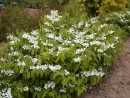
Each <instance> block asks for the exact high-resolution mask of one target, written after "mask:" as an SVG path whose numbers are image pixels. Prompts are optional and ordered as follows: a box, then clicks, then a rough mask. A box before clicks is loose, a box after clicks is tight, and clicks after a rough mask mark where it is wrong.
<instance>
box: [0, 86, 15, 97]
mask: <svg viewBox="0 0 130 98" xmlns="http://www.w3.org/2000/svg"><path fill="white" fill-rule="evenodd" d="M0 98H13V97H12V95H11V88H8V89H7V88H5V89H3V90H1V91H0Z"/></svg>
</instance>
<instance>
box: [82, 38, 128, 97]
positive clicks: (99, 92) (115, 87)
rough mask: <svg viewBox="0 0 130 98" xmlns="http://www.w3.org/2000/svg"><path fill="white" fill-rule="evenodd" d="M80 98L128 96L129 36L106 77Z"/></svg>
mask: <svg viewBox="0 0 130 98" xmlns="http://www.w3.org/2000/svg"><path fill="white" fill-rule="evenodd" d="M80 98H130V38H128V39H127V41H126V47H125V48H124V51H123V52H122V53H121V54H119V55H118V56H117V59H116V64H115V65H114V66H113V68H112V69H111V70H110V71H109V73H108V76H107V78H105V79H103V81H102V82H101V83H100V84H99V85H97V86H95V87H94V88H93V89H92V90H90V91H88V92H86V93H84V94H82V95H81V96H80Z"/></svg>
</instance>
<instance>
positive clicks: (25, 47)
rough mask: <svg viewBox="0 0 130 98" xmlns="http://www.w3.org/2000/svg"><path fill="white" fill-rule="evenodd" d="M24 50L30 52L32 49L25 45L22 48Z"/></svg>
mask: <svg viewBox="0 0 130 98" xmlns="http://www.w3.org/2000/svg"><path fill="white" fill-rule="evenodd" d="M22 48H23V49H24V50H29V49H30V47H29V46H27V45H26V44H25V45H23V47H22Z"/></svg>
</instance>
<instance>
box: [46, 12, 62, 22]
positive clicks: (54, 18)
mask: <svg viewBox="0 0 130 98" xmlns="http://www.w3.org/2000/svg"><path fill="white" fill-rule="evenodd" d="M46 17H47V19H49V20H50V21H52V23H54V22H58V21H59V20H60V19H61V18H62V16H59V15H58V10H51V11H50V15H47V16H46Z"/></svg>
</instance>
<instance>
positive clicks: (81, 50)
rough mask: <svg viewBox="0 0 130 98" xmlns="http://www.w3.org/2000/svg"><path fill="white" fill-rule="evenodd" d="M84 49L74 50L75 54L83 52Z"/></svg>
mask: <svg viewBox="0 0 130 98" xmlns="http://www.w3.org/2000/svg"><path fill="white" fill-rule="evenodd" d="M85 50H86V49H85V48H81V49H77V50H75V54H82V53H84V52H85Z"/></svg>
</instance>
